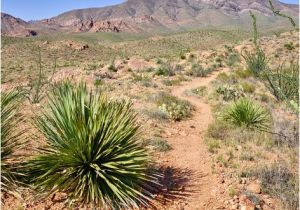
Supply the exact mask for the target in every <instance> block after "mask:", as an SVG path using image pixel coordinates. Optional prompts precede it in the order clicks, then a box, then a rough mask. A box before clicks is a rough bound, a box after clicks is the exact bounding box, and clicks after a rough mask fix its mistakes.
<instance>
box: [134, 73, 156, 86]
mask: <svg viewBox="0 0 300 210" xmlns="http://www.w3.org/2000/svg"><path fill="white" fill-rule="evenodd" d="M131 81H132V82H134V83H140V84H141V85H143V86H145V87H151V86H152V85H153V83H152V79H151V77H150V76H149V75H146V74H143V73H140V74H139V73H138V74H136V73H133V74H132V78H131Z"/></svg>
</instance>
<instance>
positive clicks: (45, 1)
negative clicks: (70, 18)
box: [1, 0, 299, 21]
mask: <svg viewBox="0 0 300 210" xmlns="http://www.w3.org/2000/svg"><path fill="white" fill-rule="evenodd" d="M124 1H125V0H1V3H2V5H1V6H2V8H1V10H2V12H5V13H8V14H11V15H13V16H16V17H19V18H22V19H24V20H26V21H28V20H40V19H44V18H50V17H54V16H56V15H58V14H60V13H63V12H66V11H69V10H72V9H81V8H89V7H103V6H107V5H114V4H119V3H122V2H124ZM282 2H286V3H294V4H295V3H297V4H298V3H299V1H298V0H282Z"/></svg>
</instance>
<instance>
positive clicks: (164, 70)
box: [155, 64, 175, 76]
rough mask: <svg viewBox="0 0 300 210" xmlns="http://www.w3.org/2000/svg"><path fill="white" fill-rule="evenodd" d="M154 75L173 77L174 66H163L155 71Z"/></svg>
mask: <svg viewBox="0 0 300 210" xmlns="http://www.w3.org/2000/svg"><path fill="white" fill-rule="evenodd" d="M155 75H158V76H174V75H175V66H172V65H171V64H164V65H161V66H160V67H158V68H157V69H156V71H155Z"/></svg>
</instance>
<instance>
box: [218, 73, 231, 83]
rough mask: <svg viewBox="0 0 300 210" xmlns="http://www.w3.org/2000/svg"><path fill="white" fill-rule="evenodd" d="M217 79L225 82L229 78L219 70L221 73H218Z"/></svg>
mask: <svg viewBox="0 0 300 210" xmlns="http://www.w3.org/2000/svg"><path fill="white" fill-rule="evenodd" d="M217 79H218V80H220V81H222V82H226V81H228V80H229V79H230V77H229V76H228V74H226V73H225V72H221V73H219V74H218V76H217Z"/></svg>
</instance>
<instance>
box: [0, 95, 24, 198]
mask: <svg viewBox="0 0 300 210" xmlns="http://www.w3.org/2000/svg"><path fill="white" fill-rule="evenodd" d="M22 97H23V92H22V91H19V90H13V91H9V92H5V93H2V96H1V192H5V193H9V194H12V195H18V193H17V191H18V190H17V186H18V185H20V184H21V182H20V178H21V177H22V176H23V174H22V173H21V172H20V170H19V169H20V162H19V161H20V156H19V155H17V153H18V151H20V150H21V149H23V148H24V146H25V145H24V144H25V142H24V139H25V137H24V130H22V129H21V128H20V127H19V126H20V124H21V123H22V122H23V116H22V115H20V114H19V109H20V100H21V99H22Z"/></svg>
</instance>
